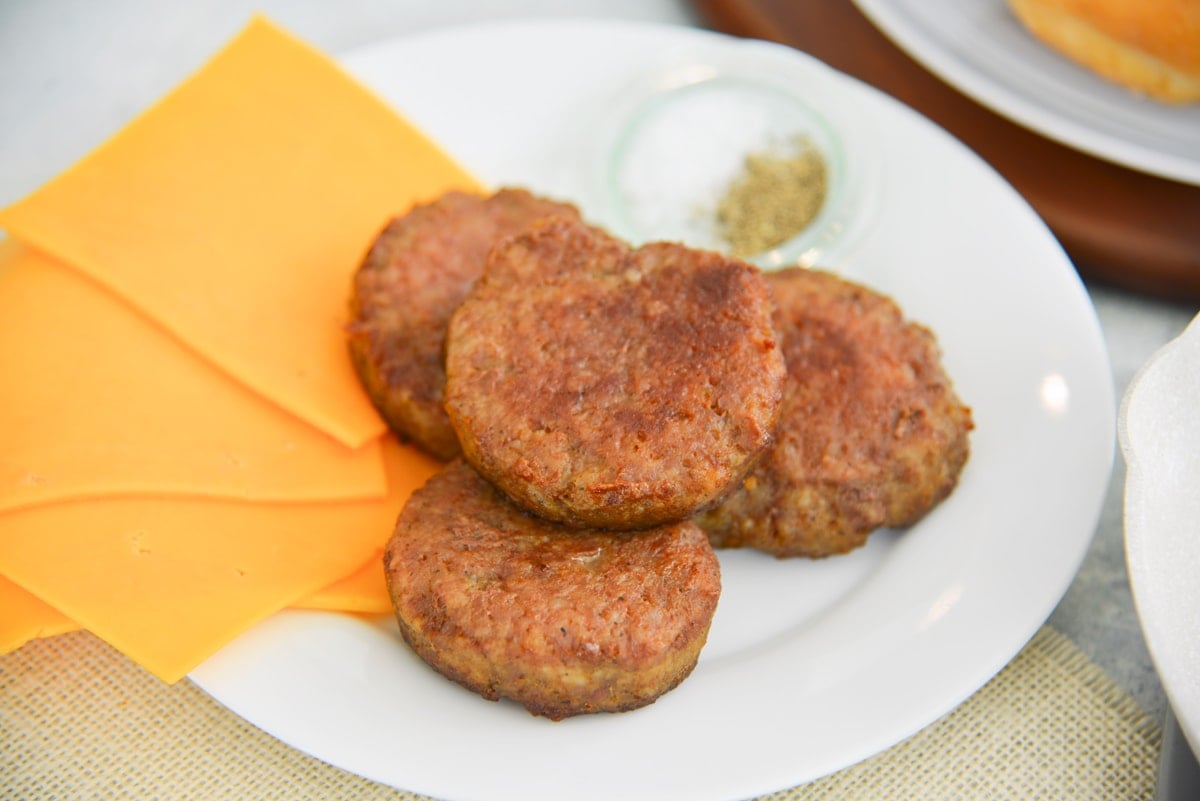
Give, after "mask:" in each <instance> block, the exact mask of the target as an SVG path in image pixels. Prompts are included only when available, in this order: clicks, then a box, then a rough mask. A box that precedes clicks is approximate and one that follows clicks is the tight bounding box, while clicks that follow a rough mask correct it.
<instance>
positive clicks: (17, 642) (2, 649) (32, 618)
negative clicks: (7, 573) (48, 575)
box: [0, 576, 79, 654]
mask: <svg viewBox="0 0 1200 801" xmlns="http://www.w3.org/2000/svg"><path fill="white" fill-rule="evenodd" d="M78 628H79V624H77V623H76V622H75V621H74V620H71V618H69V617H67V616H66V615H64V614H63V613H62V612H60V611H58V610H57V609H55V608H54V607H53V606H51V605H50V604H48V603H46V602H45V601H43V600H41V599H40V598H38V597H37V596H35V595H31V594H30V593H28V592H26V591H25V590H24V589H22V588H21V587H19V586H18V585H16V584H14V583H12V582H11V581H9V580H8V579H6V578H4V576H0V654H6V653H8V652H9V651H12V650H14V649H16V648H20V647H21V646H22V645H24V644H25V643H27V642H29V641H30V640H35V639H37V638H38V637H53V636H54V635H55V634H66V633H67V632H68V631H75V630H76V629H78Z"/></svg>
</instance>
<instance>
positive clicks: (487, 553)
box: [384, 459, 721, 720]
mask: <svg viewBox="0 0 1200 801" xmlns="http://www.w3.org/2000/svg"><path fill="white" fill-rule="evenodd" d="M384 569H385V572H386V576H387V583H388V588H389V592H390V593H391V597H392V603H393V605H394V606H395V609H396V616H397V619H398V620H399V623H400V632H401V634H402V635H403V636H404V639H405V640H406V641H407V642H408V643H409V644H410V645H411V646H412V648H413V649H414V650H415V651H416V652H417V654H419V655H420V656H421V658H422V659H424V660H425V661H426V662H428V663H429V664H430V665H431V666H432V667H433V668H435V669H436V670H437V671H438V672H440V673H442V674H443V675H445V676H446V677H448V678H450V679H452V680H454V681H456V682H458V683H459V684H461V685H463V686H464V687H466V688H468V689H470V690H473V691H474V692H477V693H479V694H480V695H482V696H484V697H485V698H488V699H490V700H496V699H497V698H510V699H513V700H515V701H518V702H520V703H521V704H523V705H524V706H525V707H526V708H527V709H528V710H529V711H530V712H532V713H533V714H535V715H542V716H545V717H548V718H552V719H554V720H559V719H561V718H564V717H568V716H570V715H579V714H584V713H588V712H619V711H625V710H630V709H635V708H637V707H640V706H645V705H646V704H649V703H651V702H652V701H654V700H655V699H656V698H658V697H659V696H660V695H662V694H663V693H665V692H666V691H668V690H670V689H671V688H673V687H675V686H676V685H677V684H678V683H679V682H680V681H682V680H683V679H684V678H685V677H686V676H687V675H688V674H689V673H690V672H691V671H692V668H693V667H695V664H696V660H697V658H698V657H699V654H700V649H701V648H702V647H703V645H704V642H705V640H706V638H707V636H708V629H709V625H710V623H711V622H712V617H713V614H714V612H715V611H716V606H717V598H718V596H719V594H720V589H721V588H720V583H721V580H720V569H719V566H718V563H717V558H716V555H715V554H714V553H713V550H712V546H710V545H709V543H708V540H707V539H706V538H705V536H704V533H703V532H702V531H700V529H698V528H697V527H696V526H695V525H694V524H693V523H691V522H690V521H685V522H682V523H675V524H671V525H668V526H662V527H659V528H655V529H650V530H647V531H639V532H610V531H594V530H580V529H569V528H565V527H563V526H560V525H556V524H554V523H550V522H548V521H545V520H541V519H539V518H535V517H531V516H529V515H527V514H525V513H524V512H522V511H520V510H519V509H517V507H516V506H514V505H513V504H512V503H511V502H510V501H509V500H508V499H507V498H506V497H504V495H502V494H501V493H500V492H498V491H497V490H496V489H494V488H493V487H492V486H491V485H490V484H488V483H487V482H486V481H485V480H484V479H482V478H481V477H480V476H479V475H478V474H477V473H475V471H474V470H472V469H471V468H470V467H469V466H468V465H467V464H466V463H464V462H463V461H462V460H461V459H459V460H455V461H454V462H452V463H451V464H450V465H449V466H448V467H447V468H446V469H445V470H444V471H443V472H441V473H439V474H438V475H436V476H434V477H433V478H432V479H430V481H429V482H428V483H427V484H426V485H425V486H424V487H423V488H422V489H420V490H418V491H417V492H415V493H413V495H412V497H411V498H410V499H409V501H408V503H407V504H406V505H405V507H404V510H403V512H402V513H401V515H400V519H399V522H398V523H397V525H396V530H395V533H394V534H393V535H392V537H391V539H390V541H389V542H388V546H387V550H386V553H385V556H384Z"/></svg>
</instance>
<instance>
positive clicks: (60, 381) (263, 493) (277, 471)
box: [0, 242, 387, 511]
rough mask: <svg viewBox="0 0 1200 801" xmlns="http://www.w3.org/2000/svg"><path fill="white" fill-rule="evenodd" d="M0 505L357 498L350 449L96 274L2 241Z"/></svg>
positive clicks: (376, 449)
mask: <svg viewBox="0 0 1200 801" xmlns="http://www.w3.org/2000/svg"><path fill="white" fill-rule="evenodd" d="M0 320H3V324H2V325H0V376H3V380H0V409H2V410H3V412H2V413H0V442H2V443H3V446H2V447H0V511H4V510H7V509H15V508H20V507H23V506H30V505H34V504H39V503H48V502H52V501H60V500H69V499H79V498H87V497H98V496H105V495H137V494H141V495H147V494H149V495H180V496H193V497H225V498H233V499H244V500H257V501H298V500H304V501H321V500H363V499H372V498H374V499H378V498H382V497H383V496H384V494H385V492H386V491H387V486H386V477H385V474H384V467H383V457H382V454H381V448H380V444H379V441H378V440H375V441H372V442H369V443H367V444H366V445H363V446H362V447H360V448H358V449H354V450H352V449H350V448H347V447H345V446H344V445H342V444H340V443H338V442H337V441H335V440H334V439H332V438H331V437H329V436H328V435H326V434H323V433H322V432H320V431H318V430H316V429H315V428H313V427H311V426H309V425H308V424H306V423H304V422H303V421H301V420H299V419H297V418H295V417H292V416H291V415H288V414H285V413H284V412H282V411H280V409H279V408H278V407H277V406H274V405H273V404H271V403H269V402H268V401H266V400H264V399H263V398H262V397H261V396H259V395H257V394H255V393H253V392H251V391H249V390H248V389H246V388H245V387H243V386H241V385H239V384H237V383H236V382H234V381H232V380H230V379H229V378H228V376H226V375H225V374H224V373H222V372H221V371H219V370H217V369H216V368H214V367H213V366H212V365H211V364H209V363H207V362H205V361H203V360H202V359H200V358H198V357H197V356H196V355H195V354H194V353H192V352H191V351H189V350H188V349H187V348H184V347H183V346H182V345H180V344H179V342H177V341H175V340H174V339H172V338H171V337H170V336H169V335H168V334H166V333H165V332H164V331H163V330H162V329H161V328H159V327H158V326H156V325H154V324H153V323H151V322H149V321H148V320H146V319H145V318H144V317H143V316H142V315H140V314H139V313H138V312H136V311H135V310H133V309H132V308H130V307H129V306H128V305H127V304H125V303H124V302H122V301H121V300H119V299H118V298H116V297H114V296H113V295H112V294H111V293H109V292H107V291H106V290H104V289H103V288H102V287H100V286H99V285H97V284H96V283H95V282H93V281H91V280H89V279H87V278H85V277H83V276H81V275H80V274H79V273H77V272H75V271H73V270H70V269H68V268H66V267H64V266H62V265H61V264H58V263H56V262H55V261H53V260H52V259H50V258H48V257H45V256H42V255H40V254H38V253H37V252H35V251H33V250H32V249H30V248H27V247H23V246H20V245H19V244H17V243H13V242H4V243H0Z"/></svg>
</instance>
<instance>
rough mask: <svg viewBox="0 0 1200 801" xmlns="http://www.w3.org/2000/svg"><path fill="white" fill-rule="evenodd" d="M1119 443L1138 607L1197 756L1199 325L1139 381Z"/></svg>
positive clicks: (1127, 400) (1126, 404)
mask: <svg viewBox="0 0 1200 801" xmlns="http://www.w3.org/2000/svg"><path fill="white" fill-rule="evenodd" d="M1120 437H1121V449H1122V451H1123V452H1124V455H1125V461H1126V464H1127V467H1128V471H1127V473H1126V477H1125V554H1126V562H1127V564H1128V566H1129V581H1130V584H1131V585H1132V587H1133V599H1134V604H1135V606H1136V607H1137V612H1138V618H1139V619H1140V620H1141V623H1142V631H1143V632H1144V633H1145V635H1146V644H1147V646H1148V647H1149V649H1150V656H1151V658H1152V659H1153V660H1154V666H1155V668H1156V669H1157V670H1158V675H1159V677H1160V678H1161V679H1162V683H1163V687H1164V688H1165V689H1166V692H1167V699H1168V700H1169V701H1170V703H1171V708H1172V710H1174V713H1175V717H1176V719H1177V720H1178V722H1179V727H1180V729H1182V731H1183V733H1184V736H1185V737H1186V738H1187V741H1188V743H1189V744H1190V745H1191V747H1192V750H1193V751H1194V752H1195V753H1197V754H1200V529H1198V528H1197V521H1198V520H1200V318H1197V319H1196V320H1193V321H1192V324H1191V325H1189V326H1188V328H1187V330H1186V331H1184V332H1183V334H1181V335H1180V336H1179V337H1177V338H1176V339H1175V340H1174V341H1173V342H1171V343H1169V344H1167V345H1165V346H1164V347H1163V348H1162V349H1161V350H1160V351H1159V352H1158V353H1156V354H1155V355H1154V356H1153V357H1152V358H1151V359H1150V360H1149V361H1148V362H1147V363H1146V365H1145V366H1144V367H1143V368H1142V369H1141V370H1140V371H1139V372H1138V374H1137V375H1136V376H1134V379H1133V381H1132V382H1131V383H1130V385H1129V389H1127V390H1126V392H1125V397H1124V399H1123V400H1122V403H1121V416H1120Z"/></svg>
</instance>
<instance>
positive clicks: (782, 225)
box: [717, 137, 829, 257]
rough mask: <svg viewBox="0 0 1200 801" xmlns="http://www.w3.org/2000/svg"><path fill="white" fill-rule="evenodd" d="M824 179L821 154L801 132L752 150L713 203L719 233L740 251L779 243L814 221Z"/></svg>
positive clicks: (755, 251) (822, 199)
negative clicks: (787, 140)
mask: <svg viewBox="0 0 1200 801" xmlns="http://www.w3.org/2000/svg"><path fill="white" fill-rule="evenodd" d="M828 185H829V177H828V169H827V167H826V164H825V159H824V157H823V156H822V155H821V153H820V151H819V150H818V149H817V148H816V147H814V146H813V145H812V143H811V142H809V141H808V140H807V139H805V138H803V137H799V138H797V139H796V140H794V141H793V142H792V143H791V144H790V145H788V146H786V147H782V148H774V149H769V150H763V151H760V152H755V153H751V154H749V155H748V156H747V157H746V161H745V165H744V168H743V170H742V172H741V173H740V174H739V175H738V176H737V177H736V178H735V179H734V180H733V181H732V183H730V185H729V188H728V189H727V190H726V191H725V194H724V195H723V196H722V197H721V200H720V202H719V203H718V205H717V227H718V234H719V235H720V236H721V238H722V239H724V240H725V242H726V243H727V244H728V245H729V249H730V252H731V253H732V254H733V255H735V256H739V257H748V256H754V255H757V254H759V253H763V252H765V251H768V250H770V249H771V248H774V247H777V246H779V245H781V244H783V243H784V242H786V241H787V240H789V239H791V238H792V237H793V236H795V235H796V234H798V233H800V232H801V231H803V230H804V229H805V228H806V227H808V225H809V224H810V223H812V221H813V220H814V219H815V218H816V216H817V214H818V212H820V210H821V206H822V204H824V202H825V194H826V192H827V189H828Z"/></svg>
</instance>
